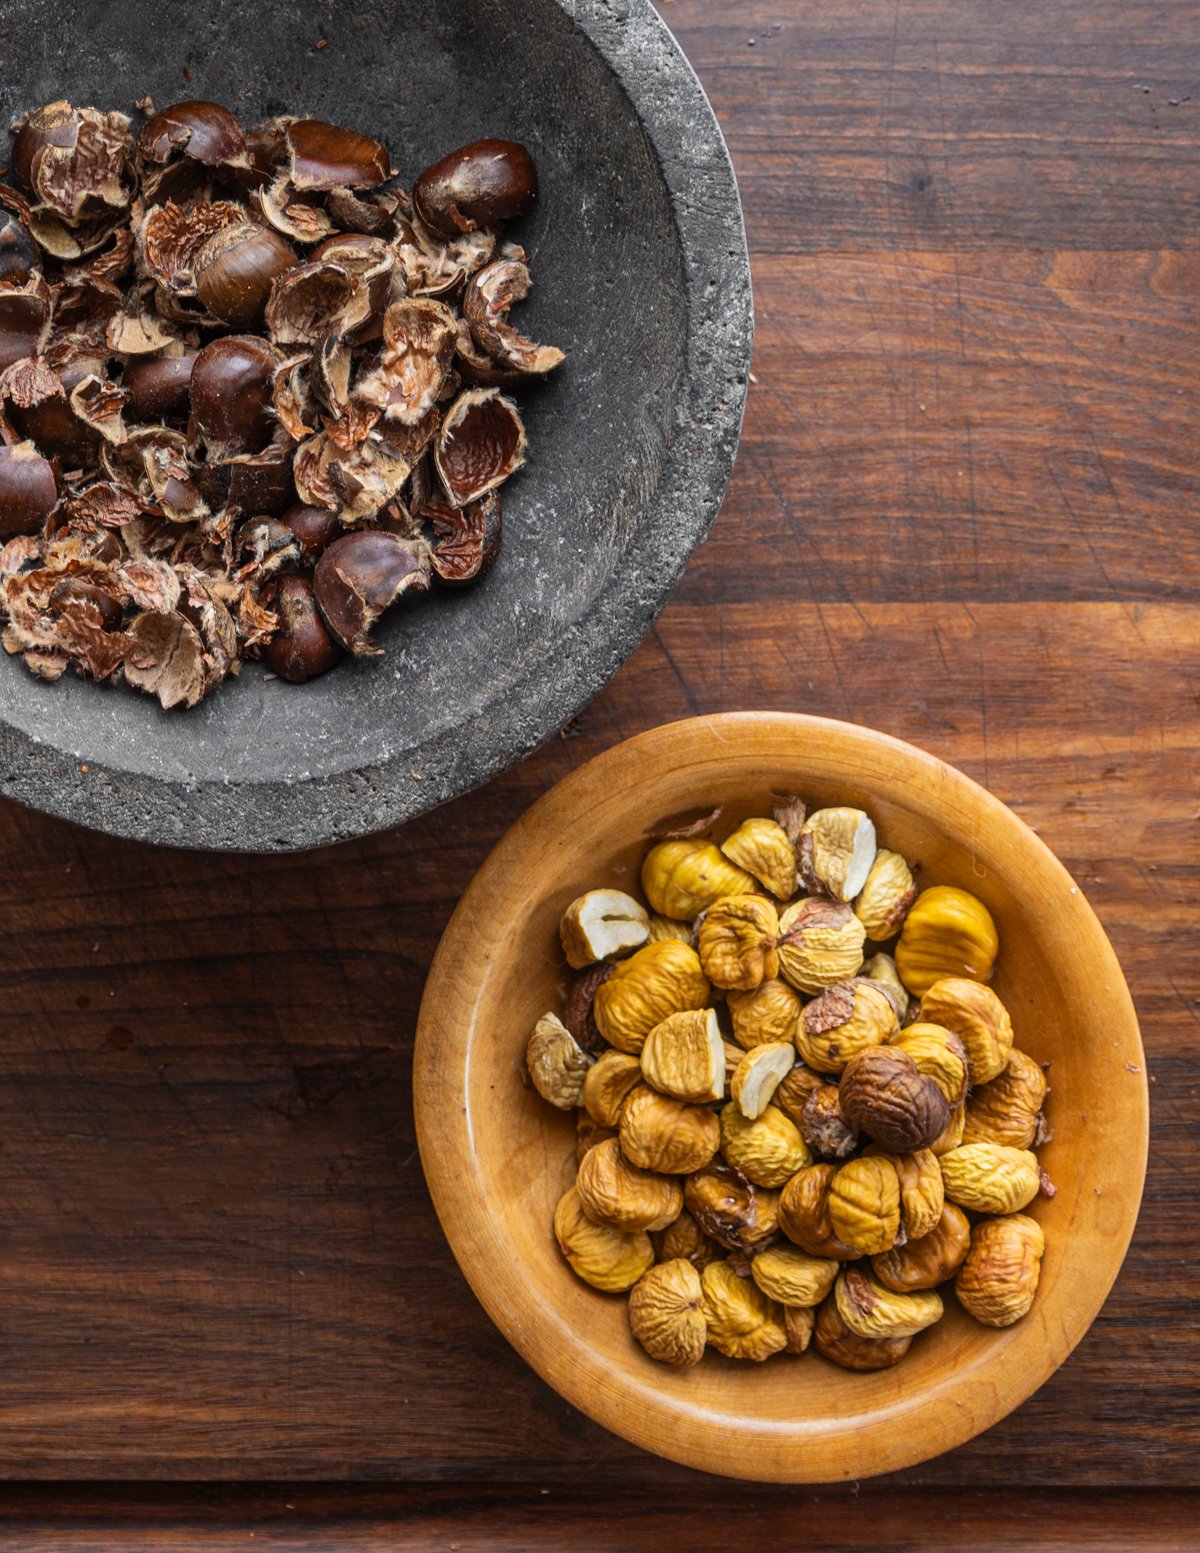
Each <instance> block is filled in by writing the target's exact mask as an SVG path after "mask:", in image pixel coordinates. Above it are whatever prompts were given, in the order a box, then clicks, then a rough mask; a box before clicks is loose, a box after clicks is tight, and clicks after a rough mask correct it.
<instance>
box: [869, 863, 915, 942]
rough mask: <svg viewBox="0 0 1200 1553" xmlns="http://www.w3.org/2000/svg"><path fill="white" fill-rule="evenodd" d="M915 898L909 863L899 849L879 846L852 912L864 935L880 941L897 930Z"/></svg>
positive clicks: (889, 936) (891, 935)
mask: <svg viewBox="0 0 1200 1553" xmlns="http://www.w3.org/2000/svg"><path fill="white" fill-rule="evenodd" d="M916 898H917V886H916V884H915V883H914V881H913V876H912V870H911V869H910V868H909V866H908V864H907V863H906V862H905V861H904V859H903V858H902V857H901V856H900V854H899V852H889V851H887V849H886V848H883V847H881V848H880V849H879V851H878V852H876V854H875V861H874V862H873V863H872V864H871V871H870V872H869V873H868V874H867V882H866V883H865V884H864V885H863V887H862V893H861V895H859V897H858V899H857V900H856V901H855V903H854V914H855V916H856V917H857V918H858V920H859V921H860V922H861V923H862V925H863V927H865V928H866V930H867V937H868V938H873V939H874V940H875V941H876V943H880V944H881V943H883V942H884V941H885V940H886V939H889V938H891V937H893V936H894V935H895V934H896V933H898V932H899V931H900V926H901V924H902V923H903V921H904V917H905V914H906V913H907V911H908V908H909V907H910V906H911V905H912V903H913V901H915V900H916Z"/></svg>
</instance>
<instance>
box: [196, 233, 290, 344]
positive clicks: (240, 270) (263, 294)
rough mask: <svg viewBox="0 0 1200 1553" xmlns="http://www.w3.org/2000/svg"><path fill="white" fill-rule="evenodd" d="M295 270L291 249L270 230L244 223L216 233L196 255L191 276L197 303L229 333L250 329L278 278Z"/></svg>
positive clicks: (282, 238) (259, 318)
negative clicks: (194, 284)
mask: <svg viewBox="0 0 1200 1553" xmlns="http://www.w3.org/2000/svg"><path fill="white" fill-rule="evenodd" d="M295 267H296V255H295V254H294V253H293V252H292V248H291V244H290V243H288V241H287V239H286V238H284V237H282V236H280V234H279V233H278V232H276V231H275V230H274V228H273V227H269V226H260V225H259V224H258V223H257V222H253V221H245V222H242V223H241V224H240V225H238V226H227V227H221V228H220V229H219V230H218V231H216V232H214V233H213V234H212V236H211V237H210V238H209V239H208V241H207V242H206V243H205V244H204V246H203V247H202V248H201V249H200V252H199V253H198V254H197V255H196V259H195V264H194V274H195V278H196V290H197V291H198V292H199V294H200V300H201V302H203V303H204V305H205V307H206V308H207V309H208V310H209V312H210V313H211V314H212V315H213V317H214V318H219V319H220V320H221V322H222V323H223V324H228V325H229V326H230V328H231V329H252V328H254V327H255V325H257V324H259V323H261V321H262V316H263V309H264V308H265V307H266V305H267V298H268V297H269V296H270V295H271V286H272V285H273V283H274V282H275V280H276V279H277V277H278V276H280V275H284V274H286V273H287V271H288V270H293V269H295Z"/></svg>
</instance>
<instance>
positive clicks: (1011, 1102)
mask: <svg viewBox="0 0 1200 1553" xmlns="http://www.w3.org/2000/svg"><path fill="white" fill-rule="evenodd" d="M1045 1098H1046V1075H1045V1074H1044V1073H1043V1072H1042V1069H1041V1068H1040V1067H1039V1066H1038V1064H1037V1063H1036V1062H1034V1060H1033V1058H1032V1057H1030V1056H1029V1055H1028V1054H1027V1053H1026V1052H1023V1051H1019V1050H1018V1049H1017V1048H1016V1047H1015V1046H1014V1047H1013V1049H1012V1051H1011V1053H1010V1054H1009V1058H1008V1066H1007V1067H1006V1068H1005V1070H1004V1072H1003V1073H1000V1074H998V1075H997V1076H996V1077H995V1078H994V1079H991V1080H990V1081H989V1082H988V1083H986V1084H981V1085H980V1086H979V1088H978V1089H975V1090H972V1092H971V1096H970V1098H969V1099H968V1101H967V1113H966V1122H965V1125H964V1128H963V1136H962V1141H963V1142H964V1143H1006V1144H1008V1146H1009V1147H1010V1148H1014V1149H1027V1148H1029V1147H1031V1145H1032V1144H1033V1143H1034V1142H1035V1140H1036V1139H1037V1136H1038V1120H1039V1118H1040V1115H1041V1109H1042V1102H1043V1101H1044V1100H1045Z"/></svg>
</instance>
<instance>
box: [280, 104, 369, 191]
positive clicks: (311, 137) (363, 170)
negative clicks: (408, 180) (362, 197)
mask: <svg viewBox="0 0 1200 1553" xmlns="http://www.w3.org/2000/svg"><path fill="white" fill-rule="evenodd" d="M283 138H284V141H285V143H286V145H287V149H288V155H289V157H290V159H291V182H292V185H293V187H294V188H297V189H338V188H354V189H363V188H369V187H370V186H371V185H372V184H376V183H382V182H383V180H384V179H385V178H387V177H389V176H390V174H391V168H390V166H389V165H388V154H387V151H386V150H385V149H384V147H383V146H382V145H380V143H379V141H378V140H372V139H371V137H370V136H369V135H360V134H359V133H358V131H357V130H354V129H345V128H343V127H342V125H340V124H324V123H322V122H321V121H320V120H319V119H297V120H296V121H295V122H294V123H292V124H288V125H286V126H285V127H284V131H283Z"/></svg>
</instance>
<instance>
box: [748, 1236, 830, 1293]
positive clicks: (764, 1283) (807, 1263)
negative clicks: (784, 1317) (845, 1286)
mask: <svg viewBox="0 0 1200 1553" xmlns="http://www.w3.org/2000/svg"><path fill="white" fill-rule="evenodd" d="M838 1265H839V1264H838V1263H837V1262H835V1261H834V1260H833V1259H832V1258H831V1257H818V1256H809V1255H808V1254H807V1252H804V1251H797V1250H796V1248H795V1247H794V1246H768V1247H767V1248H766V1250H765V1251H759V1252H758V1253H757V1255H756V1256H755V1258H754V1260H753V1261H752V1262H751V1264H750V1274H751V1276H752V1277H753V1279H754V1281H755V1283H756V1284H757V1285H758V1286H759V1288H760V1289H761V1290H762V1291H763V1293H764V1294H766V1295H768V1296H769V1297H770V1298H771V1299H773V1300H778V1302H779V1303H780V1304H781V1305H787V1306H807V1305H819V1304H820V1303H821V1301H822V1300H823V1299H824V1298H825V1296H826V1295H827V1294H828V1293H829V1291H830V1289H832V1288H833V1281H834V1279H835V1278H836V1277H837V1273H838Z"/></svg>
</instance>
